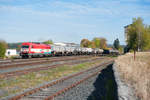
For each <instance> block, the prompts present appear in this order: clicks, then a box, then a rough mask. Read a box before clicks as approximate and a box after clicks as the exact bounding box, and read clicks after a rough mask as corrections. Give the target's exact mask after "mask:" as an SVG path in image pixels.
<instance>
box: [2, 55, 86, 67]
mask: <svg viewBox="0 0 150 100" xmlns="http://www.w3.org/2000/svg"><path fill="white" fill-rule="evenodd" d="M84 58H89V57H85V56H82V57H80V59H84ZM76 59H79V58H78V57H77V56H75V57H69V58H68V57H65V58H64V57H63V58H62V57H61V58H54V59H46V60H45V59H42V60H38V61H28V62H27V61H26V62H19V63H16V62H15V63H8V64H0V69H8V68H14V67H22V66H26V65H30V66H31V65H38V64H45V63H51V62H58V61H65V60H76Z"/></svg>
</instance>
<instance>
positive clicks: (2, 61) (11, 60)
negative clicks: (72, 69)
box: [0, 55, 92, 64]
mask: <svg viewBox="0 0 150 100" xmlns="http://www.w3.org/2000/svg"><path fill="white" fill-rule="evenodd" d="M89 56H92V55H84V56H83V55H82V56H61V57H63V58H69V57H70V58H71V57H89ZM54 58H60V57H44V58H30V59H0V64H8V63H15V62H16V63H17V62H27V61H37V60H48V59H54Z"/></svg>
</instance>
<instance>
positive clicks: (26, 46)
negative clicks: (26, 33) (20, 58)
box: [21, 45, 29, 48]
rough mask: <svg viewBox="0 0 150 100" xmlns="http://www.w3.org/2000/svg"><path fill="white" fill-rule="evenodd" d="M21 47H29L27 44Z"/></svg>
mask: <svg viewBox="0 0 150 100" xmlns="http://www.w3.org/2000/svg"><path fill="white" fill-rule="evenodd" d="M21 48H29V46H28V45H23V46H22V47H21Z"/></svg>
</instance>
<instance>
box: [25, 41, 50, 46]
mask: <svg viewBox="0 0 150 100" xmlns="http://www.w3.org/2000/svg"><path fill="white" fill-rule="evenodd" d="M22 45H40V46H50V45H48V44H41V43H32V42H24V43H22Z"/></svg>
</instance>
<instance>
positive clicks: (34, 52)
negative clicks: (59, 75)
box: [20, 42, 51, 58]
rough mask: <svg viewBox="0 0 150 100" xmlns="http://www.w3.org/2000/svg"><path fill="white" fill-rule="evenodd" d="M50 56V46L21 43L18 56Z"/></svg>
mask: <svg viewBox="0 0 150 100" xmlns="http://www.w3.org/2000/svg"><path fill="white" fill-rule="evenodd" d="M50 55H51V46H50V45H46V44H39V43H30V42H27V43H22V46H21V51H20V56H21V57H22V58H31V57H43V56H50Z"/></svg>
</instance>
